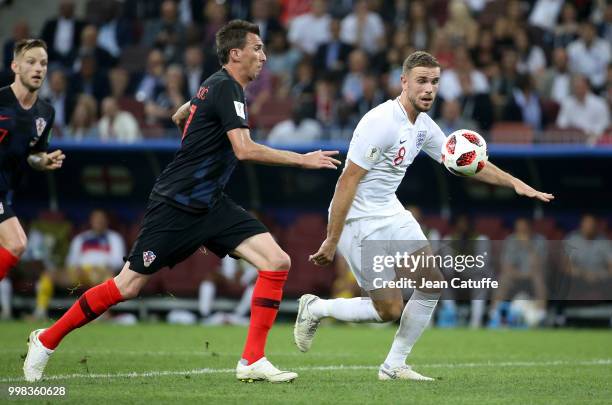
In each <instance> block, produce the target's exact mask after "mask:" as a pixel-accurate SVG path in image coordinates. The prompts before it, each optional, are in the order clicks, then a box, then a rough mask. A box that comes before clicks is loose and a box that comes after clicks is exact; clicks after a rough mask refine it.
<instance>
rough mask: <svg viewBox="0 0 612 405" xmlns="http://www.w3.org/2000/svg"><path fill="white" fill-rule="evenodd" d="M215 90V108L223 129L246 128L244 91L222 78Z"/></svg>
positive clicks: (236, 84)
mask: <svg viewBox="0 0 612 405" xmlns="http://www.w3.org/2000/svg"><path fill="white" fill-rule="evenodd" d="M216 92H217V95H216V99H215V110H216V112H217V114H218V116H219V119H220V120H221V126H222V127H223V131H225V132H227V131H231V130H232V129H236V128H248V127H249V124H248V120H247V110H246V103H245V99H244V92H243V91H242V89H241V88H240V85H239V84H238V83H236V82H234V81H232V80H223V81H222V82H220V83H219V85H218V88H217V89H216Z"/></svg>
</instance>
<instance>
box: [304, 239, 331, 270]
mask: <svg viewBox="0 0 612 405" xmlns="http://www.w3.org/2000/svg"><path fill="white" fill-rule="evenodd" d="M336 246H337V244H336V243H334V242H333V241H330V240H329V239H325V241H323V244H322V245H321V247H320V248H319V250H318V251H317V253H315V254H313V255H310V256H309V257H308V260H309V261H311V262H313V263H314V264H316V265H317V266H327V265H328V264H330V263H331V262H332V261H333V260H334V255H335V254H336Z"/></svg>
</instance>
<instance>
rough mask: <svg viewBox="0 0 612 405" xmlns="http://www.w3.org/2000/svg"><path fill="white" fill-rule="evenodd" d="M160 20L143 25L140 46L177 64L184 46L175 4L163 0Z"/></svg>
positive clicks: (183, 30) (170, 0) (182, 29)
mask: <svg viewBox="0 0 612 405" xmlns="http://www.w3.org/2000/svg"><path fill="white" fill-rule="evenodd" d="M160 14H161V15H160V18H159V19H155V20H150V21H147V22H146V23H145V29H144V35H143V38H142V44H143V45H144V46H146V47H147V48H152V47H155V48H157V49H159V50H161V51H162V53H163V54H164V58H165V60H167V61H168V62H171V63H172V62H179V59H180V57H181V56H182V54H183V47H184V46H185V26H184V25H183V24H182V23H181V22H180V21H179V18H178V10H177V3H176V2H175V1H174V0H164V1H163V2H162V4H161V8H160Z"/></svg>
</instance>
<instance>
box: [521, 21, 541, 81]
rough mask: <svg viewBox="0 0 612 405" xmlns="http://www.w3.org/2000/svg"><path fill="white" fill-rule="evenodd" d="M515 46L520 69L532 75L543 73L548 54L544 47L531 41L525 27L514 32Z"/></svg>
mask: <svg viewBox="0 0 612 405" xmlns="http://www.w3.org/2000/svg"><path fill="white" fill-rule="evenodd" d="M514 47H515V49H516V50H517V53H518V58H519V62H518V66H517V68H518V71H519V72H520V73H528V74H530V75H534V74H541V73H542V72H543V71H544V69H545V68H546V55H545V54H544V51H543V50H542V48H540V47H539V46H537V45H536V44H534V43H533V42H531V41H529V37H528V36H527V31H526V30H525V29H521V30H518V31H516V32H515V33H514Z"/></svg>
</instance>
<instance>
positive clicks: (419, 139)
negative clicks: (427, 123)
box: [416, 131, 427, 149]
mask: <svg viewBox="0 0 612 405" xmlns="http://www.w3.org/2000/svg"><path fill="white" fill-rule="evenodd" d="M426 137H427V131H419V132H417V140H416V147H417V149H421V146H423V144H424V143H425V138H426Z"/></svg>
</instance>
